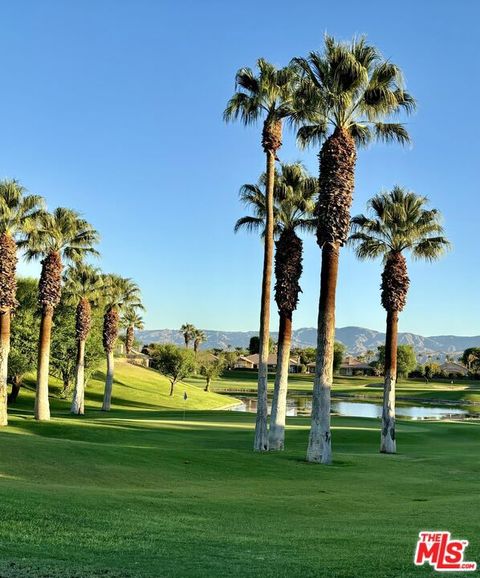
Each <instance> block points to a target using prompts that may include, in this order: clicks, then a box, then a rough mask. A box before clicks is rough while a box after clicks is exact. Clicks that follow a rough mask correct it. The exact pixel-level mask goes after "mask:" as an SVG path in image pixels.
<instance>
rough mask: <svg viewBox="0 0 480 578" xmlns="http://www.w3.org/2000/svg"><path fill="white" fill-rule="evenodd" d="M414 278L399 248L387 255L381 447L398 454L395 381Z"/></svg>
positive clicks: (384, 451) (388, 452) (383, 277)
mask: <svg viewBox="0 0 480 578" xmlns="http://www.w3.org/2000/svg"><path fill="white" fill-rule="evenodd" d="M409 284H410V281H409V279H408V274H407V262H406V260H405V257H404V256H403V255H402V254H401V253H399V252H396V251H392V252H391V253H390V254H389V255H387V259H386V262H385V267H384V270H383V272H382V305H383V307H384V308H385V309H386V311H387V335H386V339H385V381H384V387H383V408H382V434H381V444H380V451H381V452H382V453H386V454H394V453H395V452H396V450H397V440H396V432H395V384H396V380H397V338H398V313H399V311H402V310H403V308H404V307H405V303H406V302H407V292H408V286H409Z"/></svg>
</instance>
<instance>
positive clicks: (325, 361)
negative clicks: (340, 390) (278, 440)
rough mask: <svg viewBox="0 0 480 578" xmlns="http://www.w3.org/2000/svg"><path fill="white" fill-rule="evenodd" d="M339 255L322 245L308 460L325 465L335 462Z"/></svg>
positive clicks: (332, 247) (330, 245)
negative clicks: (332, 409)
mask: <svg viewBox="0 0 480 578" xmlns="http://www.w3.org/2000/svg"><path fill="white" fill-rule="evenodd" d="M338 258H339V247H338V245H337V244H334V243H326V244H325V245H324V246H323V248H322V271H321V277H320V301H319V307H318V333H317V357H316V368H315V381H314V386H313V398H312V425H311V430H310V437H309V440H308V450H307V461H309V462H320V463H322V464H330V463H331V461H332V435H331V432H330V396H331V388H332V381H333V352H334V345H335V293H336V288H337V276H338Z"/></svg>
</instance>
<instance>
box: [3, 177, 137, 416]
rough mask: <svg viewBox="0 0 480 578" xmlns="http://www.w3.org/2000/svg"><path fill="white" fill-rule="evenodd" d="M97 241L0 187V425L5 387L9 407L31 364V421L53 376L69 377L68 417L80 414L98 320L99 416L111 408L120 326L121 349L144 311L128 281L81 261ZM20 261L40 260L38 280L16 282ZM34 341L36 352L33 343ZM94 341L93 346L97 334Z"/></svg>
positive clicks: (43, 409) (62, 216)
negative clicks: (103, 368) (102, 371)
mask: <svg viewBox="0 0 480 578" xmlns="http://www.w3.org/2000/svg"><path fill="white" fill-rule="evenodd" d="M98 242H99V234H98V232H97V231H96V230H95V229H94V227H93V226H92V225H91V224H90V223H88V222H87V221H86V220H85V219H83V218H82V217H81V215H80V214H79V213H78V212H77V211H75V210H73V209H69V208H65V207H58V208H56V209H54V210H53V211H51V212H49V211H48V210H47V208H46V203H45V200H44V199H43V198H42V197H41V196H39V195H32V194H28V192H27V191H26V189H25V188H24V187H23V186H22V185H21V184H20V183H19V182H18V181H17V180H12V179H6V180H2V181H0V426H5V425H7V423H8V411H7V402H8V383H9V382H10V383H11V384H12V388H13V389H12V392H11V395H10V399H11V401H12V400H13V399H15V398H16V395H18V389H19V387H20V385H21V376H22V375H23V374H24V373H25V370H26V369H27V368H28V367H29V368H31V366H33V365H35V367H36V389H35V406H34V415H35V419H36V420H40V421H46V420H49V419H50V402H49V376H50V373H51V371H52V370H53V372H54V373H55V372H56V373H57V375H58V376H59V377H60V378H61V379H62V380H63V381H64V384H66V382H67V379H70V376H71V374H72V373H74V384H75V385H74V393H73V401H72V406H71V411H72V413H74V414H78V415H82V414H83V413H84V391H85V370H86V356H88V355H90V353H88V352H89V351H90V350H89V349H88V347H89V346H90V345H92V344H93V342H94V341H93V338H92V336H91V332H92V323H93V321H94V320H95V319H97V318H98V317H101V342H102V347H103V351H104V354H105V356H106V359H107V372H106V379H105V391H104V399H103V405H102V410H104V411H109V410H110V406H111V397H112V384H113V373H114V357H113V353H114V348H115V344H116V342H117V338H118V335H119V329H120V324H121V323H122V324H125V325H126V327H127V338H126V341H127V349H128V347H130V346H131V343H130V342H131V338H129V335H130V336H131V335H132V332H133V330H134V328H135V327H139V326H141V318H140V317H139V315H138V312H139V311H140V310H142V309H143V305H142V302H141V295H140V289H139V287H138V285H137V284H136V283H135V282H134V281H133V280H132V279H130V278H126V277H121V276H119V275H116V274H105V273H102V272H101V271H100V270H99V269H98V268H96V267H94V266H93V265H91V264H90V263H89V262H88V259H89V258H91V257H98V256H99V253H98V251H97V249H96V246H97V244H98ZM19 255H21V257H22V258H24V259H25V260H26V261H32V260H37V261H40V263H41V273H40V278H39V280H38V281H34V280H21V281H20V282H19V281H18V280H17V263H18V257H19ZM34 292H35V293H36V298H34V296H33V294H34ZM35 301H36V302H35ZM92 307H93V310H92ZM69 308H70V309H69ZM72 311H74V315H73V316H72ZM22 331H23V337H25V332H29V339H24V338H22ZM12 332H13V333H12ZM34 337H35V339H36V347H34V346H33V345H32V339H33V338H34ZM72 339H74V341H75V346H74V349H75V351H73V348H71V341H72ZM96 339H97V343H98V341H99V334H98V333H97V334H96ZM52 343H53V344H54V347H53V350H52ZM12 346H13V349H12V358H11V359H10V350H11V348H12ZM69 347H70V349H69ZM92 351H93V349H92ZM52 354H53V355H52ZM34 360H35V363H34ZM73 360H75V361H74V362H73ZM90 361H91V360H90ZM10 363H12V367H10ZM22 364H23V366H22Z"/></svg>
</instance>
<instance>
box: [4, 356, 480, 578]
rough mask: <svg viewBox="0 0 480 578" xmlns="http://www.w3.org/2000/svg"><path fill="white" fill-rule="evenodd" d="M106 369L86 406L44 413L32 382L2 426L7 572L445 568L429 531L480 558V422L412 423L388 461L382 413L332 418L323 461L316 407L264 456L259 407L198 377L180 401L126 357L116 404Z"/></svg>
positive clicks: (394, 571)
mask: <svg viewBox="0 0 480 578" xmlns="http://www.w3.org/2000/svg"><path fill="white" fill-rule="evenodd" d="M96 377H97V378H98V379H94V380H92V381H91V382H90V384H89V386H88V388H87V398H86V415H85V416H84V417H72V416H70V414H69V404H68V402H67V401H66V400H61V399H58V398H52V399H51V402H52V415H53V418H52V420H51V421H50V422H44V423H39V422H35V421H34V419H33V413H32V408H33V393H32V392H31V391H28V390H22V392H21V394H20V397H19V400H18V403H17V405H16V406H15V408H12V409H11V411H10V424H9V426H8V427H7V428H3V429H2V430H1V431H0V444H1V446H0V447H1V448H2V450H1V452H0V493H1V496H0V519H1V524H0V550H1V556H0V560H1V561H0V576H1V577H2V578H26V577H28V578H30V577H32V578H33V577H35V578H42V577H45V578H47V577H48V578H85V577H94V578H96V577H109V578H112V577H115V578H124V577H125V578H128V577H132V578H133V577H135V578H136V577H145V578H150V577H151V578H153V577H155V578H157V577H162V576H169V577H170V576H178V577H181V576H187V575H188V576H205V577H211V576H242V577H245V576H247V577H248V576H272V577H273V576H285V577H286V576H289V577H290V576H303V577H309V576H312V577H313V576H325V577H330V578H334V577H343V578H347V577H349V578H356V577H358V576H371V577H404V576H405V577H410V576H432V575H434V574H435V572H434V571H433V570H432V569H431V568H430V567H429V566H428V565H426V566H423V567H415V566H414V565H413V555H414V550H415V545H416V542H417V538H418V533H419V531H421V530H448V531H450V532H451V533H452V535H453V536H454V537H456V538H460V539H468V540H469V541H470V546H469V547H468V548H467V551H466V556H465V559H466V560H473V561H480V541H479V531H478V530H479V523H478V518H479V513H480V495H479V493H478V480H479V477H480V460H479V457H478V436H479V434H480V422H478V421H464V422H454V421H449V422H415V421H400V422H399V423H398V454H397V455H390V456H388V455H380V454H379V453H378V446H379V438H380V434H379V425H380V422H379V421H377V420H369V419H357V418H341V417H335V418H334V419H333V450H334V462H333V465H331V466H319V465H313V464H308V463H306V462H305V460H304V458H305V450H306V445H307V436H308V429H309V419H308V418H289V419H288V428H287V438H286V441H287V449H286V451H285V452H281V453H268V454H256V453H253V452H252V443H253V428H254V420H255V416H254V415H251V414H242V413H235V412H228V411H223V410H221V409H219V408H225V406H227V405H229V404H231V403H234V402H235V400H234V399H232V398H229V397H227V396H221V395H218V394H216V393H205V392H204V391H202V389H201V387H202V386H203V384H202V383H201V382H200V381H199V382H198V384H196V383H195V380H193V382H192V381H191V382H190V384H189V385H184V384H181V385H179V386H178V387H177V389H176V392H175V395H174V397H173V398H170V397H169V396H168V391H169V384H168V382H167V380H166V379H164V378H163V377H161V376H160V375H159V374H157V373H156V372H154V371H152V370H147V369H143V368H138V367H134V366H130V365H127V364H125V363H121V362H120V363H117V367H116V380H115V383H114V390H113V405H112V411H110V412H109V413H103V412H101V411H100V410H99V408H100V405H101V393H102V375H101V372H100V373H99V374H97V376H96ZM53 385H54V386H55V384H53ZM52 391H53V392H54V393H55V391H56V390H55V387H53V388H52ZM185 391H186V392H187V400H186V401H185V400H184V395H183V394H184V392H185ZM184 406H185V407H184Z"/></svg>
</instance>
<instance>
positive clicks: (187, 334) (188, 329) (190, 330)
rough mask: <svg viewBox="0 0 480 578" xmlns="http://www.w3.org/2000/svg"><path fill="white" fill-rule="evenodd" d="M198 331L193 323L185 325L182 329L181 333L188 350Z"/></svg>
mask: <svg viewBox="0 0 480 578" xmlns="http://www.w3.org/2000/svg"><path fill="white" fill-rule="evenodd" d="M196 330H197V328H196V327H195V325H192V324H191V323H184V324H183V325H182V326H181V327H180V333H181V334H182V335H183V339H184V341H185V347H186V348H187V349H188V346H189V345H190V341H192V339H193V335H194V333H195V331H196Z"/></svg>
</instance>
